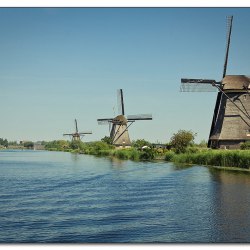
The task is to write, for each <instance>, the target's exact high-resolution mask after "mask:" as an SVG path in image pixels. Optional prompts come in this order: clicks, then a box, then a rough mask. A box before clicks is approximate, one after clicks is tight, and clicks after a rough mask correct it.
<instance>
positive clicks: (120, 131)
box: [97, 89, 152, 147]
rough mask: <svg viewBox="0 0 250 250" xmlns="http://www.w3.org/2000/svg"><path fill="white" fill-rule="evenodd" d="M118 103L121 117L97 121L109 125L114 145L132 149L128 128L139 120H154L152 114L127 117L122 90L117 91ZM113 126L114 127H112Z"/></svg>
mask: <svg viewBox="0 0 250 250" xmlns="http://www.w3.org/2000/svg"><path fill="white" fill-rule="evenodd" d="M117 101H118V109H119V111H118V112H119V113H120V114H119V115H117V116H116V117H115V118H104V119H97V122H98V124H100V125H102V124H109V127H110V128H111V129H110V138H111V141H112V144H113V145H115V146H116V147H130V146H131V141H130V138H129V133H128V128H129V127H130V126H131V125H132V124H133V123H134V122H135V121H139V120H152V115H151V114H140V115H128V116H127V117H125V111H124V100H123V92H122V89H118V90H117ZM111 125H112V126H111Z"/></svg>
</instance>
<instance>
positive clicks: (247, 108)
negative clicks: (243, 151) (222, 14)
mask: <svg viewBox="0 0 250 250" xmlns="http://www.w3.org/2000/svg"><path fill="white" fill-rule="evenodd" d="M232 22H233V16H229V17H228V18H227V25H228V34H227V46H226V56H225V62H224V69H223V75H222V80H221V81H215V80H211V79H181V83H182V85H181V91H182V92H192V91H200V92H201V91H212V90H217V91H218V94H217V99H216V104H215V108H214V114H213V120H212V124H211V129H210V134H209V140H208V147H211V148H224V149H226V148H227V149H234V148H239V147H240V144H241V143H242V142H245V141H247V140H250V115H249V114H250V94H249V90H250V78H249V77H247V76H245V75H226V71H227V62H228V53H229V47H230V39H231V31H232Z"/></svg>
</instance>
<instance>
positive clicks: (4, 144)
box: [0, 138, 8, 147]
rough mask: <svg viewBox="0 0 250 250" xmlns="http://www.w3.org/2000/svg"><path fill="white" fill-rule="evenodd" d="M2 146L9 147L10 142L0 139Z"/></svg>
mask: <svg viewBox="0 0 250 250" xmlns="http://www.w3.org/2000/svg"><path fill="white" fill-rule="evenodd" d="M0 145H3V146H4V147H8V140H7V139H3V138H0Z"/></svg>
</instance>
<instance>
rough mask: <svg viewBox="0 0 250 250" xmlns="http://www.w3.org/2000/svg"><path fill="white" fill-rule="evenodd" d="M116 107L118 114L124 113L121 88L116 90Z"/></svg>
mask: <svg viewBox="0 0 250 250" xmlns="http://www.w3.org/2000/svg"><path fill="white" fill-rule="evenodd" d="M117 107H118V113H119V114H120V115H125V111H124V101H123V91H122V89H118V90H117Z"/></svg>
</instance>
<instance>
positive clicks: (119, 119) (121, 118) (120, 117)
mask: <svg viewBox="0 0 250 250" xmlns="http://www.w3.org/2000/svg"><path fill="white" fill-rule="evenodd" d="M113 122H118V123H121V125H126V124H127V122H128V121H127V119H126V118H125V116H124V115H118V116H116V117H115V118H114V119H113Z"/></svg>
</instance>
